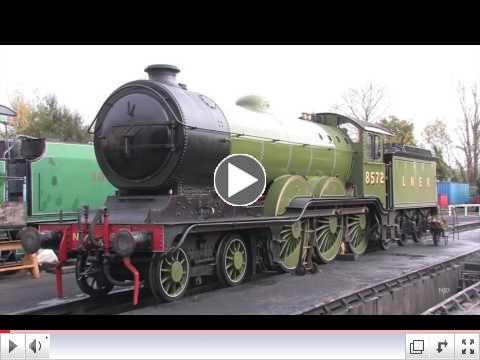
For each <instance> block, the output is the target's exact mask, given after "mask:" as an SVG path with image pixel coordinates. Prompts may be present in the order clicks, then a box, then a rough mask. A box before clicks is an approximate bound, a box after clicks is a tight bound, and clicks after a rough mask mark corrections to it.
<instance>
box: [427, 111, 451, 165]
mask: <svg viewBox="0 0 480 360" xmlns="http://www.w3.org/2000/svg"><path fill="white" fill-rule="evenodd" d="M422 138H423V141H424V142H425V143H426V144H427V145H428V146H429V147H430V148H431V150H433V151H434V153H441V154H442V155H443V154H446V155H447V162H446V163H447V164H448V165H450V161H451V149H452V146H453V142H452V139H451V138H450V135H449V134H448V129H447V125H446V124H445V123H444V122H443V121H442V120H438V119H437V120H435V121H433V122H432V123H431V124H429V125H427V126H425V128H424V129H423V132H422ZM435 147H436V148H437V150H438V151H436V150H435Z"/></svg>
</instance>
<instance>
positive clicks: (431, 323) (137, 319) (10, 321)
mask: <svg viewBox="0 0 480 360" xmlns="http://www.w3.org/2000/svg"><path fill="white" fill-rule="evenodd" d="M479 323H480V316H476V315H468V316H462V315H460V316H442V315H427V316H420V315H412V316H410V315H336V316H333V317H331V316H330V315H324V316H315V315H313V316H281V315H271V316H241V315H237V316H219V315H214V316H212V315H192V316H187V315H185V316H154V315H148V316H142V315H135V316H133V315H125V316H118V315H113V316H112V315H109V316H101V315H98V316H95V315H91V316H88V315H84V316H61V315H58V316H41V315H33V316H32V315H30V316H8V315H5V316H1V317H0V324H1V325H0V326H1V328H2V329H4V330H21V329H30V330H35V329H38V330H40V329H43V330H45V329H52V330H59V329H62V330H92V329H95V330H132V331H135V330H218V329H223V330H252V329H254V330H284V329H296V330H397V331H402V330H406V331H411V330H449V329H456V330H475V331H478V330H479V325H478V324H479Z"/></svg>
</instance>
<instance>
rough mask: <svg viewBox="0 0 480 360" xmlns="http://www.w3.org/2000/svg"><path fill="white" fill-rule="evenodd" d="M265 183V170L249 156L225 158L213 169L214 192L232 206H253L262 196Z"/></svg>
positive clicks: (239, 155)
mask: <svg viewBox="0 0 480 360" xmlns="http://www.w3.org/2000/svg"><path fill="white" fill-rule="evenodd" d="M265 183H266V174H265V169H264V168H263V166H262V164H261V163H260V162H259V161H258V160H257V159H255V158H254V157H253V156H250V155H246V154H236V155H230V156H227V157H226V158H225V159H223V160H222V161H221V162H220V163H219V164H218V165H217V168H216V169H215V174H214V185H215V191H216V192H217V194H218V196H220V198H221V199H222V200H223V201H225V202H226V203H227V204H230V205H233V206H247V205H250V204H253V203H254V202H255V201H257V200H258V198H259V197H260V196H262V194H263V192H264V190H265Z"/></svg>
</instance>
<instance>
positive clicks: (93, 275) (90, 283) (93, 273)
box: [75, 254, 113, 297]
mask: <svg viewBox="0 0 480 360" xmlns="http://www.w3.org/2000/svg"><path fill="white" fill-rule="evenodd" d="M101 264H102V261H101V258H99V257H97V256H88V255H87V254H84V255H80V256H78V257H77V261H76V264H75V277H76V279H77V284H78V287H79V288H80V290H82V291H83V292H84V293H85V294H87V295H90V296H91V297H99V296H104V295H107V294H108V293H109V292H110V291H111V290H112V289H113V284H112V283H111V282H109V281H108V280H107V278H106V277H105V274H104V273H103V269H102V265H101Z"/></svg>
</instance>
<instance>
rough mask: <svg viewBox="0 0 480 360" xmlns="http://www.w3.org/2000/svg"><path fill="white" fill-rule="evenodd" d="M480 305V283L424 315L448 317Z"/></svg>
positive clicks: (432, 308)
mask: <svg viewBox="0 0 480 360" xmlns="http://www.w3.org/2000/svg"><path fill="white" fill-rule="evenodd" d="M479 303H480V281H479V282H477V283H475V284H473V285H471V286H469V287H467V288H465V289H463V290H462V291H460V292H458V293H456V294H455V295H454V296H451V297H449V298H448V299H447V300H445V301H443V302H441V303H440V304H438V305H436V306H434V307H431V308H430V309H428V310H427V311H425V312H423V313H422V315H448V314H452V313H455V312H462V311H465V310H468V309H469V308H472V307H474V306H477V305H478V304H479Z"/></svg>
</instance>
